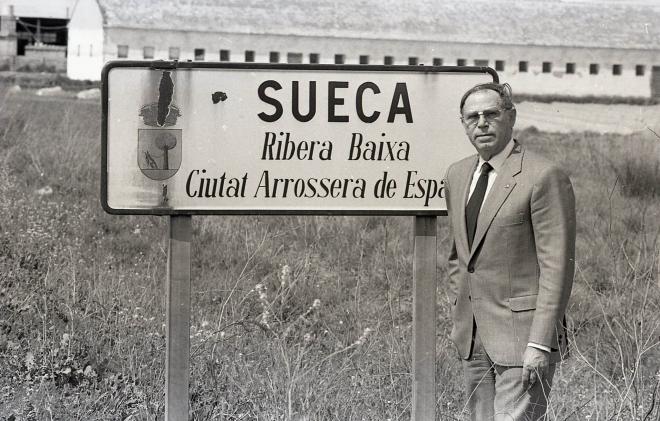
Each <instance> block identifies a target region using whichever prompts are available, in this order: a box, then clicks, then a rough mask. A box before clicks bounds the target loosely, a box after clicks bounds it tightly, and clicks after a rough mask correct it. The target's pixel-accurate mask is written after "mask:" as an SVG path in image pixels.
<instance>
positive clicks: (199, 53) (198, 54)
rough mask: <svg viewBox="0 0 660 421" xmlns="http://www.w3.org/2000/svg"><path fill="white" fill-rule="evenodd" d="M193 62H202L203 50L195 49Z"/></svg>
mask: <svg viewBox="0 0 660 421" xmlns="http://www.w3.org/2000/svg"><path fill="white" fill-rule="evenodd" d="M194 53H195V60H196V61H202V60H204V49H203V48H195V51H194Z"/></svg>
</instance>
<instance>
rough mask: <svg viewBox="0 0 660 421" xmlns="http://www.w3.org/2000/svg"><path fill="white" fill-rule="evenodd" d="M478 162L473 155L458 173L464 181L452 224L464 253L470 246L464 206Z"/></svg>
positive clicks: (468, 250) (466, 252)
mask: <svg viewBox="0 0 660 421" xmlns="http://www.w3.org/2000/svg"><path fill="white" fill-rule="evenodd" d="M478 162H479V157H478V156H477V155H475V157H474V159H473V160H471V161H468V165H465V166H463V168H462V171H461V172H460V174H459V175H458V176H459V177H460V178H459V180H461V181H463V182H464V185H463V187H462V188H461V190H460V193H459V194H460V195H459V197H458V206H457V212H455V214H456V218H457V219H458V221H456V220H455V222H454V226H455V227H458V239H459V241H460V246H461V247H463V250H465V254H468V253H469V252H470V247H469V246H468V240H467V224H466V223H465V206H466V205H467V197H468V193H469V192H470V183H471V182H472V175H473V174H474V171H475V170H476V169H477V163H478Z"/></svg>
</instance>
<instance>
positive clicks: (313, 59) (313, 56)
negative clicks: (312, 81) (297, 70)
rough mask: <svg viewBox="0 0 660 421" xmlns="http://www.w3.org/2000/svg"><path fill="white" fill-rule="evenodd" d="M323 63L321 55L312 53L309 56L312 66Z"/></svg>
mask: <svg viewBox="0 0 660 421" xmlns="http://www.w3.org/2000/svg"><path fill="white" fill-rule="evenodd" d="M320 61H321V55H320V54H319V53H311V54H310V55H309V62H310V63H312V64H318V63H319V62H320Z"/></svg>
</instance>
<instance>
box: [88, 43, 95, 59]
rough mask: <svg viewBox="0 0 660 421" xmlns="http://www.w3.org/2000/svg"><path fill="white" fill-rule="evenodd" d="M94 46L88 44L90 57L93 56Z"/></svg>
mask: <svg viewBox="0 0 660 421" xmlns="http://www.w3.org/2000/svg"><path fill="white" fill-rule="evenodd" d="M93 51H94V44H89V56H90V57H92V56H93V55H94V53H93Z"/></svg>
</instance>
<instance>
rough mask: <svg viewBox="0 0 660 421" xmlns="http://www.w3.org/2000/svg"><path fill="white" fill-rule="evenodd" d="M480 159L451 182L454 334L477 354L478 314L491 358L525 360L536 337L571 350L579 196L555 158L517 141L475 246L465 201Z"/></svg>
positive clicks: (457, 167)
mask: <svg viewBox="0 0 660 421" xmlns="http://www.w3.org/2000/svg"><path fill="white" fill-rule="evenodd" d="M477 162H478V156H477V155H474V156H471V157H468V158H465V159H463V160H461V161H459V162H456V163H454V164H452V165H451V166H450V167H449V169H448V170H447V176H446V179H445V188H446V190H447V193H446V200H447V207H448V210H449V215H450V221H451V227H452V237H453V244H452V248H451V252H450V255H449V262H448V272H449V290H450V291H449V297H450V301H451V303H452V318H453V322H454V325H453V329H452V332H451V339H452V341H453V342H454V344H455V345H456V348H457V349H458V353H459V355H460V356H461V357H462V358H464V359H467V358H469V356H470V348H471V345H472V335H473V318H474V320H475V321H476V324H477V327H478V332H479V336H480V338H481V340H482V342H483V345H484V348H485V349H486V352H487V353H488V355H489V357H490V358H491V359H492V360H493V362H495V363H496V364H499V365H505V366H519V365H522V360H523V353H524V351H525V348H526V347H527V344H528V342H534V343H537V344H540V345H545V346H547V347H549V348H551V349H552V353H551V362H557V361H558V360H560V359H561V358H562V356H563V355H565V354H566V350H567V343H566V332H565V330H566V326H565V317H564V311H565V309H566V305H567V303H568V298H569V296H570V294H571V287H572V285H573V274H574V266H575V265H574V258H575V197H574V194H573V188H572V186H571V182H570V180H569V179H568V177H567V176H566V175H565V174H564V173H563V172H562V171H561V170H560V169H559V168H558V167H557V166H556V165H554V164H553V163H551V162H550V161H548V160H546V159H544V158H542V157H541V156H539V155H537V154H535V153H533V152H531V151H528V150H525V148H524V147H523V146H522V145H520V144H518V143H516V145H515V146H514V148H513V151H512V152H511V154H510V155H509V156H508V157H507V159H506V160H505V162H504V165H503V168H502V170H501V171H500V172H499V173H498V174H497V178H496V179H495V182H494V184H493V185H492V187H491V189H490V191H489V193H488V196H487V197H486V199H485V201H484V203H483V206H482V208H481V212H480V214H479V218H478V221H477V228H476V233H475V237H474V241H473V245H472V250H470V249H469V247H468V240H467V229H466V223H465V205H466V203H467V197H468V192H469V184H470V180H471V178H472V174H473V173H474V171H475V169H476V166H477Z"/></svg>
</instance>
